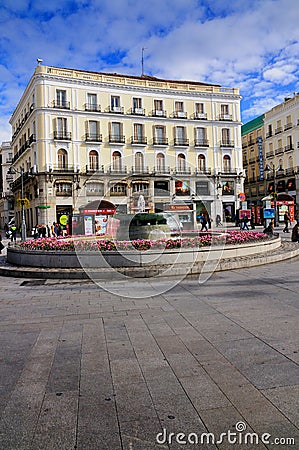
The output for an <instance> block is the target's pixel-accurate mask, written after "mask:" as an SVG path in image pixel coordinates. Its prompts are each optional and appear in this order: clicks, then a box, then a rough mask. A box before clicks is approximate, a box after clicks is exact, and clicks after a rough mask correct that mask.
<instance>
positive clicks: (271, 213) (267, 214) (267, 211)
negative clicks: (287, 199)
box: [264, 208, 275, 219]
mask: <svg viewBox="0 0 299 450" xmlns="http://www.w3.org/2000/svg"><path fill="white" fill-rule="evenodd" d="M274 217H275V209H274V208H264V219H274Z"/></svg>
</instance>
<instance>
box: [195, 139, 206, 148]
mask: <svg viewBox="0 0 299 450" xmlns="http://www.w3.org/2000/svg"><path fill="white" fill-rule="evenodd" d="M208 146H209V141H208V139H195V141H194V147H208Z"/></svg>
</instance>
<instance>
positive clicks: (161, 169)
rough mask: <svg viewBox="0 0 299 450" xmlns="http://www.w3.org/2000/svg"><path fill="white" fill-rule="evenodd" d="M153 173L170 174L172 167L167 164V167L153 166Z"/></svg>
mask: <svg viewBox="0 0 299 450" xmlns="http://www.w3.org/2000/svg"><path fill="white" fill-rule="evenodd" d="M153 173H159V174H169V173H170V167H169V166H165V167H157V166H154V167H153Z"/></svg>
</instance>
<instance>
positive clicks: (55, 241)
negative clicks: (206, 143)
mask: <svg viewBox="0 0 299 450" xmlns="http://www.w3.org/2000/svg"><path fill="white" fill-rule="evenodd" d="M264 240H269V238H268V236H267V235H266V234H265V233H260V232H258V231H235V230H232V231H227V232H225V233H223V234H213V233H209V232H207V233H203V234H201V235H199V236H194V237H180V238H173V239H161V240H149V239H138V240H133V241H117V240H113V239H84V237H83V238H82V239H79V240H78V239H73V238H71V237H69V238H57V237H55V238H41V239H31V240H28V241H25V242H21V243H20V244H18V246H19V247H20V248H21V249H22V250H37V251H39V250H41V251H59V252H64V251H68V252H69V251H78V252H80V251H99V250H100V251H103V252H107V251H108V252H109V251H118V250H131V249H132V247H133V248H134V249H136V250H139V251H145V250H150V249H153V250H155V249H167V250H171V249H178V248H186V249H188V248H189V249H190V248H200V247H207V246H211V245H212V244H213V245H217V244H218V243H219V245H223V244H230V245H233V244H246V243H254V242H257V241H264Z"/></svg>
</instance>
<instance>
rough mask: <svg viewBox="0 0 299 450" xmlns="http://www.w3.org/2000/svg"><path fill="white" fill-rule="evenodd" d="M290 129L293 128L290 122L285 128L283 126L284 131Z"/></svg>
mask: <svg viewBox="0 0 299 450" xmlns="http://www.w3.org/2000/svg"><path fill="white" fill-rule="evenodd" d="M292 127H293V124H292V122H288V123H286V124H285V126H284V131H286V130H289V129H290V128H292Z"/></svg>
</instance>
